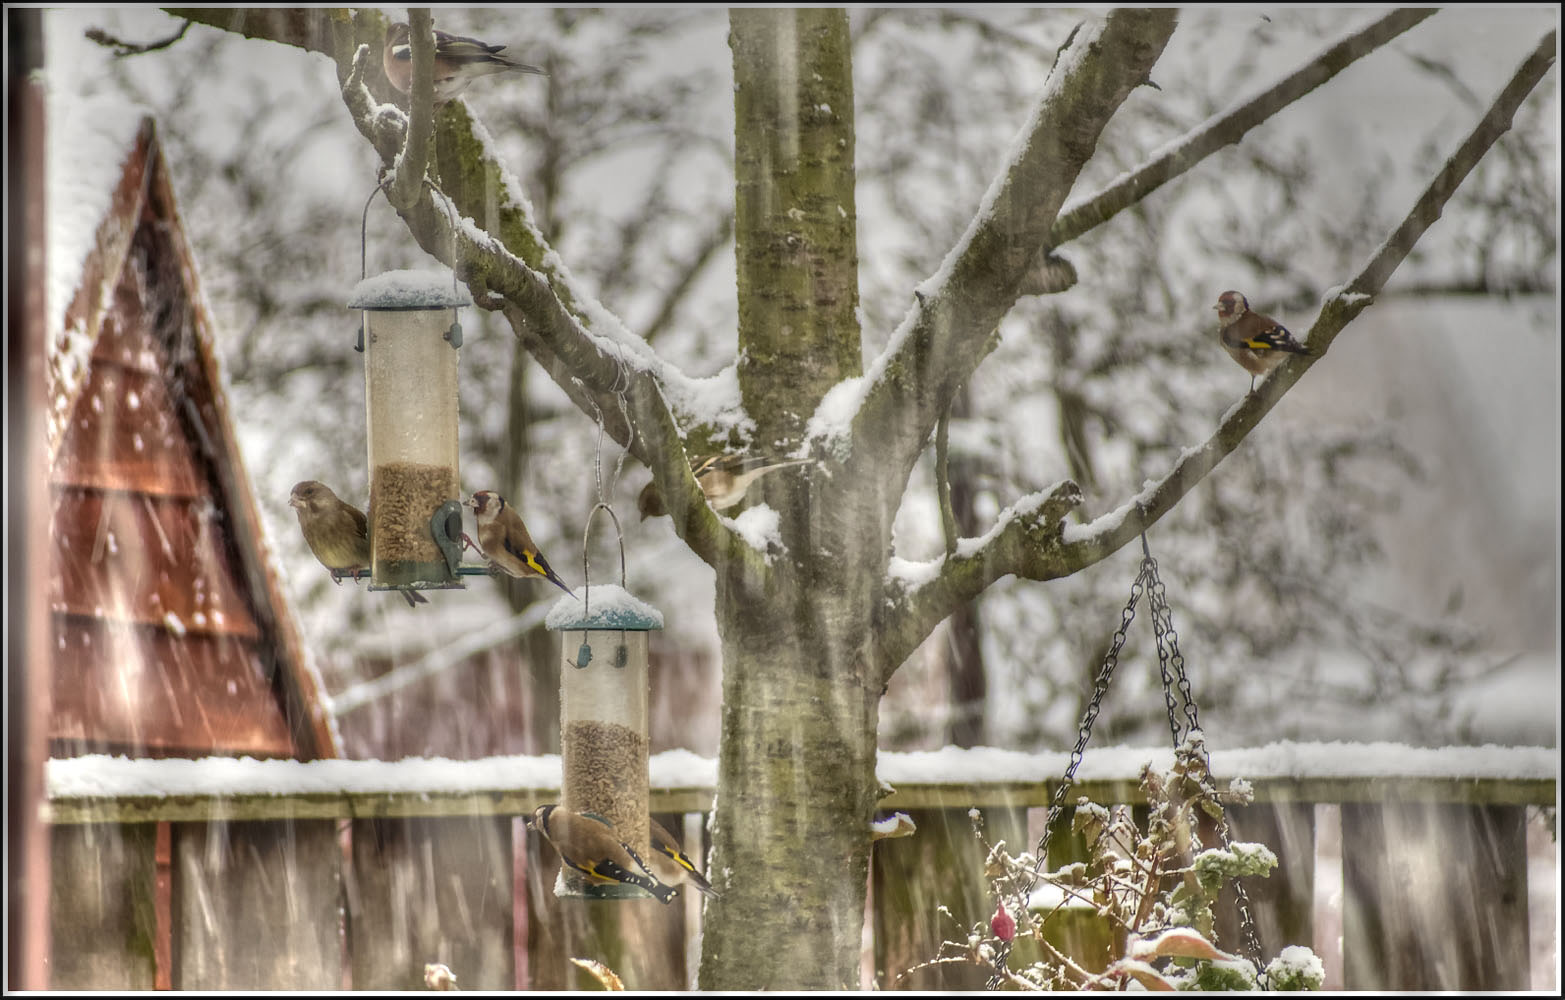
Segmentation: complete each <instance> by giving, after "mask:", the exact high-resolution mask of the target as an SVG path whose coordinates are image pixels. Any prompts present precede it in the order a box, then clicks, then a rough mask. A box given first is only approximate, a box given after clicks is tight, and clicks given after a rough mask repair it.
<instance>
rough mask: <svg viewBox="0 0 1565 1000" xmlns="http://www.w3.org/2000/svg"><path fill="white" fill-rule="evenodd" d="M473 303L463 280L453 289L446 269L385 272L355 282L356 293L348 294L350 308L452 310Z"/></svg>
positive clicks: (379, 310) (384, 310)
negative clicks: (462, 282)
mask: <svg viewBox="0 0 1565 1000" xmlns="http://www.w3.org/2000/svg"><path fill="white" fill-rule="evenodd" d="M472 304H473V298H472V296H470V295H468V294H467V288H466V287H465V286H463V285H462V284H461V283H458V284H457V285H456V287H454V288H453V287H452V284H451V272H450V271H448V270H444V269H435V270H419V271H385V272H383V273H381V274H375V275H371V276H370V277H368V278H365V279H364V280H363V281H360V282H359V283H358V284H357V285H354V286H353V294H352V295H350V296H348V308H349V309H369V310H373V311H378V312H404V311H409V310H416V309H452V308H455V307H457V306H470V305H472Z"/></svg>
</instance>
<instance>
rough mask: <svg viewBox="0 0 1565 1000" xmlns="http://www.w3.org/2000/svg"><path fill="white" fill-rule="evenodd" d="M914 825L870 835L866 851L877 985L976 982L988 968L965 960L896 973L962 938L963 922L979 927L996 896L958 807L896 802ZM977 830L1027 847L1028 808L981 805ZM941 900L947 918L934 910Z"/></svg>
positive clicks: (1016, 848)
mask: <svg viewBox="0 0 1565 1000" xmlns="http://www.w3.org/2000/svg"><path fill="white" fill-rule="evenodd" d="M903 811H904V812H906V813H907V815H908V817H909V818H910V819H912V820H913V822H914V823H915V824H917V826H918V830H917V832H915V833H914V834H913V835H912V836H911V837H894V838H891V839H887V840H881V841H877V842H876V843H875V845H874V848H873V854H872V859H871V877H872V878H873V879H874V882H873V886H874V888H873V909H874V914H875V974H876V978H877V980H878V982H877V984H876V985H877V986H878V987H879V988H881V989H887V990H891V989H897V990H981V989H983V987H984V982H985V980H986V979H988V976H989V971H990V970H989V969H987V968H983V967H980V966H978V965H974V964H971V963H964V964H949V965H939V966H934V967H931V968H926V969H920V970H918V971H916V972H913V973H911V974H909V975H907V976H906V977H905V978H902V979H900V980H899V979H898V977H899V976H901V975H902V973H904V972H906V971H907V970H909V969H911V968H912V967H913V966H915V965H918V964H920V963H922V962H927V961H929V960H930V959H932V958H934V957H935V956H936V955H937V954H938V953H939V950H940V943H941V942H942V941H944V940H947V939H949V940H953V941H958V942H965V941H966V940H967V932H968V928H969V927H970V926H972V925H973V924H977V923H982V924H983V926H984V928H985V933H987V929H988V926H989V917H990V916H991V915H992V914H993V913H994V907H995V901H994V899H993V898H991V896H990V893H989V881H988V879H986V878H984V852H983V849H982V847H981V846H980V845H979V843H978V840H977V839H976V838H975V837H974V836H973V822H972V820H971V819H970V818H969V817H968V810H967V809H965V808H963V809H916V810H915V809H908V810H903ZM980 811H981V812H982V813H983V817H984V833H985V835H986V836H987V837H988V838H989V842H990V843H991V844H993V843H994V842H995V841H998V840H1003V841H1005V843H1006V847H1007V848H1008V849H1009V850H1011V851H1012V852H1013V853H1020V852H1022V851H1024V850H1027V849H1029V847H1030V845H1029V844H1027V810H1026V809H1016V808H1009V807H996V808H988V807H985V808H983V809H982V810H980ZM942 905H944V906H945V907H946V908H947V909H948V910H950V911H951V915H952V917H954V918H955V920H954V921H953V920H952V919H950V918H947V917H946V916H944V915H943V914H940V913H939V912H938V908H939V907H940V906H942Z"/></svg>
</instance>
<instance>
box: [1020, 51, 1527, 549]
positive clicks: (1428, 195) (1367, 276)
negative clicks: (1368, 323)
mask: <svg viewBox="0 0 1565 1000" xmlns="http://www.w3.org/2000/svg"><path fill="white" fill-rule="evenodd" d="M1554 44H1555V33H1554V32H1552V31H1551V32H1549V34H1548V35H1547V36H1545V37H1544V38H1543V40H1542V41H1541V42H1540V43H1539V44H1538V47H1537V48H1536V49H1534V50H1533V52H1532V54H1531V55H1529V56H1528V57H1527V59H1526V61H1524V62H1523V63H1522V65H1521V66H1520V68H1518V69H1517V71H1516V73H1515V75H1514V76H1513V77H1512V78H1511V81H1510V83H1508V84H1507V85H1506V87H1505V89H1504V90H1502V91H1501V92H1500V95H1499V96H1498V97H1497V98H1496V99H1495V101H1494V103H1493V104H1492V105H1491V106H1490V108H1489V111H1488V113H1487V114H1485V115H1484V117H1483V118H1482V119H1481V120H1480V121H1479V122H1478V124H1477V126H1476V127H1475V128H1474V129H1473V131H1472V132H1471V133H1470V134H1469V135H1468V136H1467V138H1466V139H1465V140H1464V141H1463V142H1462V144H1461V145H1460V146H1459V147H1458V148H1457V150H1456V152H1455V153H1453V154H1452V156H1451V158H1450V159H1449V160H1448V161H1446V164H1445V166H1444V168H1443V169H1441V171H1440V172H1439V173H1438V174H1437V175H1436V176H1435V178H1434V179H1433V180H1432V181H1431V182H1430V183H1429V186H1428V187H1427V188H1426V189H1425V190H1424V193H1423V195H1422V196H1421V197H1420V198H1419V199H1418V201H1417V202H1416V203H1414V205H1413V208H1412V210H1411V211H1410V212H1409V213H1408V215H1407V217H1406V218H1405V219H1404V220H1403V222H1402V224H1401V225H1400V226H1398V227H1397V229H1396V231H1395V232H1393V233H1392V234H1391V236H1390V237H1389V238H1387V240H1386V242H1385V243H1384V244H1382V246H1381V247H1380V250H1379V251H1378V252H1377V253H1376V254H1375V255H1374V257H1372V258H1371V259H1370V261H1369V262H1368V263H1367V264H1365V265H1364V267H1363V269H1362V270H1360V271H1359V273H1358V274H1357V275H1355V276H1354V277H1353V279H1352V280H1351V281H1350V282H1349V283H1348V284H1347V286H1346V287H1345V288H1339V289H1336V290H1334V291H1331V292H1328V293H1327V294H1328V296H1329V298H1328V299H1327V301H1326V302H1325V304H1324V305H1323V307H1322V309H1321V312H1320V315H1319V316H1318V317H1317V318H1316V320H1315V323H1314V325H1313V326H1312V327H1311V328H1310V332H1309V335H1308V336H1307V338H1306V343H1307V344H1308V346H1309V347H1310V348H1311V349H1312V350H1314V352H1315V358H1319V357H1320V356H1321V355H1323V354H1325V353H1326V350H1327V348H1329V347H1330V346H1331V342H1332V341H1333V340H1335V339H1336V337H1337V335H1338V334H1339V333H1341V332H1342V330H1343V328H1345V327H1346V326H1347V325H1348V324H1349V323H1350V322H1352V321H1353V319H1355V318H1356V317H1357V316H1358V314H1359V313H1360V312H1362V311H1363V310H1364V309H1365V307H1367V306H1368V305H1369V304H1370V303H1371V302H1372V301H1373V300H1374V297H1375V296H1376V295H1378V294H1379V293H1380V291H1381V289H1382V288H1383V287H1384V286H1385V283H1386V281H1387V280H1388V279H1390V277H1391V275H1392V273H1393V272H1394V271H1395V270H1396V268H1397V266H1398V265H1400V264H1401V263H1402V261H1403V260H1404V259H1406V257H1407V255H1408V253H1409V252H1410V251H1411V250H1412V249H1413V246H1414V244H1415V243H1417V242H1418V240H1419V238H1420V237H1422V236H1423V234H1424V232H1425V231H1426V230H1428V228H1429V227H1430V226H1431V225H1433V224H1434V222H1435V220H1437V219H1438V218H1439V217H1440V211H1441V209H1442V208H1443V207H1444V206H1445V204H1446V202H1447V201H1448V200H1450V198H1451V196H1452V195H1453V194H1454V193H1455V192H1456V188H1457V186H1458V185H1460V184H1461V183H1462V181H1463V180H1464V179H1466V177H1467V176H1468V174H1470V173H1471V172H1472V170H1473V168H1474V167H1476V166H1477V165H1478V162H1479V160H1481V159H1482V158H1483V156H1484V154H1485V153H1487V152H1488V150H1489V149H1490V147H1492V146H1493V145H1494V144H1495V142H1497V141H1498V140H1499V138H1500V136H1501V135H1503V134H1504V133H1505V132H1506V130H1507V129H1509V128H1510V123H1511V118H1512V116H1514V115H1515V113H1516V109H1517V108H1518V107H1520V106H1521V103H1522V101H1523V100H1524V99H1525V98H1526V97H1527V95H1528V94H1529V93H1530V92H1531V91H1532V89H1533V88H1534V87H1535V86H1537V84H1538V81H1540V80H1541V79H1543V75H1544V73H1546V72H1547V71H1548V69H1549V67H1550V66H1551V65H1553V63H1554ZM1315 358H1309V359H1299V360H1294V361H1290V362H1289V363H1287V364H1284V365H1283V366H1282V367H1281V368H1279V369H1277V371H1275V372H1274V373H1272V374H1271V375H1270V376H1268V377H1267V378H1266V379H1265V381H1263V382H1261V384H1260V385H1259V386H1258V387H1257V388H1256V390H1255V391H1254V392H1253V393H1251V394H1250V395H1248V396H1246V397H1245V398H1244V399H1243V400H1242V401H1241V402H1240V403H1239V404H1238V405H1237V406H1235V407H1234V408H1233V409H1232V410H1230V411H1229V413H1228V415H1227V416H1226V417H1225V418H1224V419H1223V421H1222V423H1221V424H1219V425H1218V428H1217V430H1216V432H1215V433H1214V434H1213V435H1212V437H1211V438H1209V439H1208V440H1207V441H1206V442H1205V443H1204V444H1202V445H1201V446H1200V447H1198V448H1194V449H1190V450H1187V451H1186V452H1185V453H1184V455H1183V457H1181V458H1180V460H1179V461H1178V462H1177V463H1175V465H1174V467H1173V468H1172V469H1171V470H1169V472H1168V473H1167V475H1165V476H1164V477H1163V478H1162V479H1160V480H1159V481H1157V482H1156V483H1153V484H1152V485H1150V486H1148V487H1147V488H1146V489H1144V490H1142V492H1141V493H1139V494H1137V495H1136V496H1135V497H1132V498H1131V500H1130V502H1129V503H1127V504H1126V505H1125V506H1123V507H1121V508H1119V509H1118V510H1116V511H1115V512H1113V513H1112V514H1108V515H1105V516H1104V517H1101V518H1098V519H1097V520H1095V521H1093V522H1092V523H1091V524H1088V525H1086V526H1084V527H1082V528H1081V529H1079V530H1077V531H1075V532H1072V533H1071V534H1073V535H1075V536H1076V537H1074V538H1066V539H1063V540H1062V544H1061V545H1060V547H1059V550H1058V551H1057V552H1054V553H1047V554H1045V553H1036V554H1035V559H1037V560H1038V562H1037V565H1036V569H1038V570H1041V571H1042V572H1041V574H1040V575H1037V576H1030V578H1031V579H1056V578H1058V577H1061V576H1068V575H1069V574H1071V573H1074V572H1076V571H1077V570H1079V569H1083V568H1085V567H1087V566H1091V565H1093V564H1094V563H1096V562H1098V561H1100V560H1102V559H1104V558H1106V557H1107V556H1109V555H1111V554H1113V553H1114V552H1115V551H1117V550H1118V549H1119V547H1120V546H1122V545H1124V544H1125V543H1126V542H1129V541H1131V540H1132V539H1134V538H1135V537H1137V536H1138V535H1140V534H1141V532H1143V531H1144V530H1146V529H1147V528H1148V527H1149V526H1151V525H1152V524H1155V523H1156V522H1157V520H1158V519H1159V518H1161V517H1162V516H1163V515H1164V514H1166V513H1168V511H1170V510H1172V509H1173V507H1174V505H1175V504H1176V503H1178V502H1179V500H1180V499H1182V498H1183V497H1184V495H1185V494H1186V493H1188V492H1190V490H1191V489H1193V488H1194V487H1195V485H1196V484H1197V483H1199V482H1200V481H1201V480H1202V479H1204V478H1205V477H1206V475H1207V473H1209V472H1211V471H1212V470H1213V469H1215V468H1216V467H1217V464H1218V463H1219V462H1221V461H1222V460H1223V459H1224V458H1225V457H1227V455H1228V454H1229V453H1230V452H1232V451H1233V450H1234V449H1235V448H1237V447H1238V446H1239V444H1240V443H1241V442H1242V441H1243V440H1244V439H1245V438H1246V437H1247V436H1248V435H1249V433H1250V431H1252V430H1254V429H1255V427H1256V425H1258V424H1259V423H1260V421H1261V418H1262V417H1264V416H1265V415H1266V414H1267V413H1269V412H1270V411H1271V409H1272V407H1273V406H1275V405H1276V404H1277V401H1278V400H1280V399H1281V398H1282V397H1283V395H1284V394H1285V393H1286V392H1287V391H1288V390H1289V389H1291V388H1292V387H1293V385H1294V383H1296V382H1298V380H1299V379H1300V378H1302V377H1303V375H1304V372H1305V371H1306V370H1307V369H1308V368H1309V366H1310V365H1312V364H1313V363H1314V361H1315ZM1049 564H1052V565H1049ZM1018 575H1024V574H1018Z"/></svg>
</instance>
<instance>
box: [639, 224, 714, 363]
mask: <svg viewBox="0 0 1565 1000" xmlns="http://www.w3.org/2000/svg"><path fill="white" fill-rule="evenodd" d="M733 235H734V213H733V210H732V209H730V210H729V211H727V212H725V213H723V217H722V218H721V219H719V220H717V224H716V225H714V226H713V227H712V228H711V230H709V231H708V232H707V236H706V239H705V240H703V241H702V243H701V245H700V246H699V247H697V248H696V252H695V253H694V254H692V255H691V257H690V260H688V261H686V263H685V266H684V268H683V269H682V270H681V271H680V272H679V277H678V278H676V279H675V280H674V287H672V288H670V289H669V290H668V294H666V295H664V296H663V301H662V302H661V303H660V304H659V305H658V311H657V315H656V316H653V317H652V321H651V322H650V323H648V324H647V328H646V330H645V331H644V332H643V333H642V338H643V339H644V340H646V341H647V343H649V344H650V343H651V342H652V338H653V337H656V336H657V335H658V334H660V333H662V332H663V331H664V330H666V329H667V328H668V326H669V324H670V323H672V322H673V319H674V312H675V311H676V310H677V309H678V308H679V306H680V304H681V303H683V302H684V301H685V298H686V297H687V296H688V295H689V294H690V289H691V288H693V287H694V286H695V283H696V278H698V277H700V276H701V272H702V271H704V270H705V269H706V266H707V264H709V263H711V261H712V258H713V257H715V256H717V252H718V251H719V250H721V249H723V247H725V246H727V245H728V241H729V240H731V239H732V238H733Z"/></svg>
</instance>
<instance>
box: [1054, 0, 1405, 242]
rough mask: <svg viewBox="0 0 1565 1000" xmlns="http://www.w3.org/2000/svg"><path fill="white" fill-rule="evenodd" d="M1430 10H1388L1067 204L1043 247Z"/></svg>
mask: <svg viewBox="0 0 1565 1000" xmlns="http://www.w3.org/2000/svg"><path fill="white" fill-rule="evenodd" d="M1434 13H1435V11H1434V9H1433V8H1429V9H1417V10H1413V9H1406V10H1396V11H1392V12H1391V13H1390V14H1387V15H1386V16H1385V17H1383V18H1381V19H1380V20H1379V21H1376V22H1375V23H1374V24H1371V25H1370V26H1369V27H1367V28H1364V29H1363V30H1362V31H1358V32H1355V33H1354V34H1352V35H1349V36H1348V37H1347V38H1344V39H1343V40H1342V41H1340V42H1338V43H1337V44H1335V45H1333V46H1331V47H1330V48H1329V49H1327V50H1326V51H1324V52H1322V53H1321V54H1320V55H1318V56H1316V57H1315V58H1314V59H1312V60H1310V61H1309V62H1308V63H1307V64H1306V65H1304V66H1303V67H1302V68H1300V69H1298V70H1295V71H1294V72H1293V73H1291V74H1289V75H1288V76H1286V77H1284V78H1283V79H1282V80H1280V81H1279V82H1278V83H1277V84H1276V85H1275V86H1273V87H1271V88H1270V89H1269V90H1266V91H1264V92H1262V93H1260V94H1258V95H1256V96H1255V97H1252V98H1250V99H1249V100H1248V101H1245V102H1244V103H1243V104H1241V105H1239V106H1238V107H1236V108H1234V109H1233V110H1232V111H1228V112H1225V113H1224V114H1222V115H1219V116H1217V117H1216V118H1211V119H1208V120H1207V121H1206V122H1204V123H1202V124H1201V125H1199V126H1198V127H1196V128H1195V129H1194V130H1193V131H1192V132H1190V133H1189V134H1187V135H1186V136H1184V137H1183V138H1182V139H1180V140H1179V141H1177V142H1175V143H1173V144H1171V145H1170V146H1169V147H1168V149H1167V151H1166V152H1164V153H1163V154H1162V155H1160V156H1157V157H1155V158H1154V159H1153V160H1152V161H1151V162H1149V163H1147V164H1146V165H1145V166H1142V167H1141V168H1139V169H1138V170H1136V171H1135V172H1133V173H1130V174H1125V175H1122V176H1121V177H1120V178H1119V179H1117V180H1116V181H1114V183H1112V184H1110V185H1109V186H1108V187H1106V188H1104V189H1103V190H1102V191H1099V192H1098V193H1097V194H1094V195H1090V196H1088V197H1086V198H1085V199H1082V200H1081V201H1078V202H1076V203H1074V204H1071V205H1067V206H1065V208H1064V209H1063V210H1062V211H1061V213H1060V216H1059V219H1058V220H1056V221H1055V223H1054V227H1053V228H1052V229H1051V230H1050V231H1049V238H1048V241H1047V243H1046V244H1045V249H1047V248H1049V247H1057V246H1060V245H1061V244H1063V243H1066V242H1068V241H1070V240H1073V239H1075V238H1076V237H1078V236H1080V235H1081V234H1083V233H1085V232H1087V231H1088V230H1090V229H1092V228H1094V227H1096V226H1098V225H1099V224H1101V223H1103V222H1105V221H1107V220H1108V219H1110V218H1111V217H1113V216H1114V215H1115V214H1117V213H1118V212H1119V211H1120V210H1121V209H1123V208H1125V207H1127V206H1129V205H1131V204H1133V203H1134V202H1137V201H1139V200H1141V199H1142V198H1145V197H1146V196H1147V195H1149V194H1151V193H1152V192H1153V191H1156V190H1157V189H1158V188H1160V187H1162V186H1163V185H1164V184H1166V183H1168V182H1169V181H1171V180H1173V179H1174V178H1175V177H1178V176H1179V175H1180V174H1182V173H1184V172H1185V171H1187V170H1189V169H1191V168H1192V167H1194V166H1195V165H1196V164H1198V163H1200V162H1201V161H1202V160H1204V159H1206V158H1207V157H1208V156H1210V155H1212V154H1213V153H1215V152H1217V151H1218V150H1220V149H1222V148H1223V147H1224V146H1230V145H1233V144H1234V143H1237V142H1238V141H1239V140H1240V139H1243V138H1244V136H1245V135H1246V133H1248V132H1249V131H1250V130H1251V129H1253V128H1255V127H1256V126H1257V125H1260V124H1262V123H1263V122H1265V121H1266V120H1267V119H1269V118H1271V117H1272V116H1273V115H1275V114H1277V113H1278V112H1279V111H1281V110H1282V109H1283V108H1286V107H1287V106H1288V105H1290V104H1292V103H1293V102H1294V101H1297V100H1299V99H1300V98H1301V97H1304V96H1305V95H1306V94H1308V93H1310V92H1311V91H1313V90H1314V89H1315V88H1317V87H1319V86H1320V85H1321V84H1323V83H1325V82H1326V81H1327V80H1330V79H1331V78H1332V77H1334V76H1336V75H1337V74H1338V73H1340V72H1342V71H1343V70H1344V69H1347V68H1348V67H1349V66H1351V65H1352V64H1353V63H1354V62H1356V61H1357V60H1359V59H1361V58H1362V57H1364V56H1366V55H1369V54H1370V53H1371V52H1373V51H1375V50H1376V49H1378V48H1380V47H1381V46H1382V45H1385V44H1386V43H1387V42H1389V41H1391V40H1392V39H1393V38H1396V37H1397V36H1398V35H1400V34H1402V33H1403V32H1405V31H1407V30H1408V29H1409V28H1411V27H1413V26H1414V25H1416V24H1418V23H1419V22H1421V21H1423V20H1424V19H1425V18H1427V17H1429V16H1431V15H1432V14H1434Z"/></svg>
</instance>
